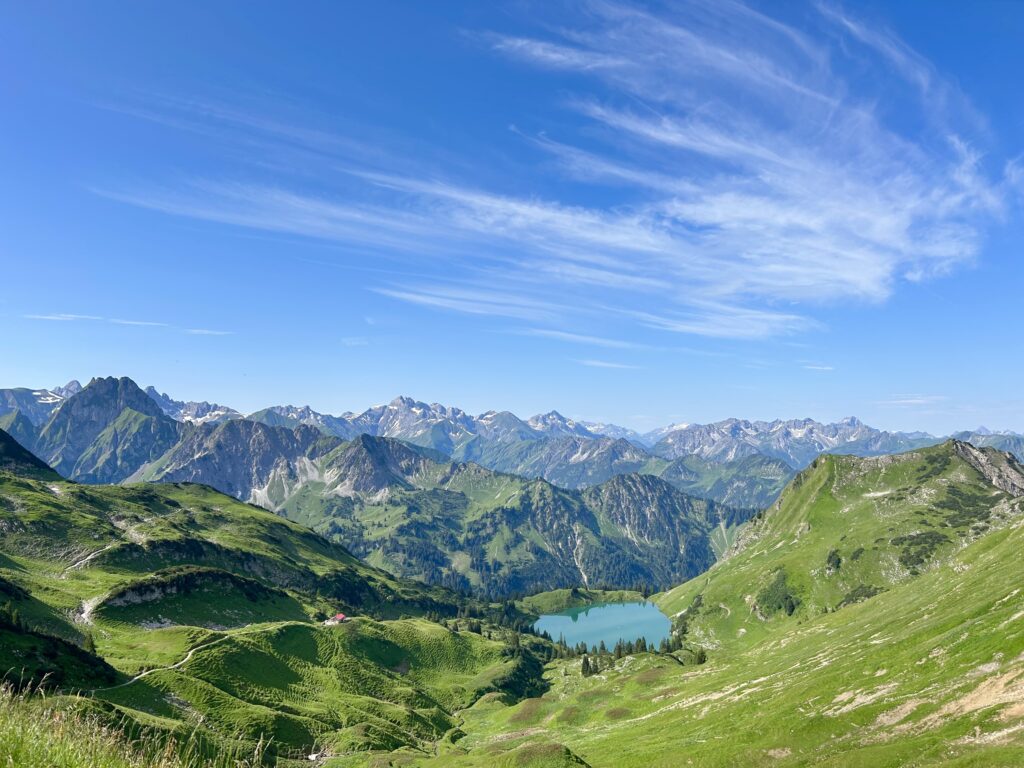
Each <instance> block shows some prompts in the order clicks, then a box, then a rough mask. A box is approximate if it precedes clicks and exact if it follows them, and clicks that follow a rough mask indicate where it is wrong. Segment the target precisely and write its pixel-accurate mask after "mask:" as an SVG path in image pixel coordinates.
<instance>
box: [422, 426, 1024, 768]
mask: <svg viewBox="0 0 1024 768" xmlns="http://www.w3.org/2000/svg"><path fill="white" fill-rule="evenodd" d="M1022 480H1024V476H1022V475H1021V474H1020V468H1019V466H1018V465H1015V464H1014V463H1013V462H1012V461H1010V460H1008V459H1007V458H1006V457H1005V456H1002V455H1000V454H996V453H995V452H977V451H975V450H973V449H970V448H969V447H965V446H963V445H962V444H955V443H947V444H944V445H942V446H937V447H935V448H929V449H925V450H920V451H915V452H913V453H910V454H905V455H902V456H896V457H884V458H878V459H855V458H848V457H823V458H822V459H819V460H818V461H817V462H816V464H815V466H813V467H811V468H809V469H808V470H806V471H805V472H804V473H802V474H801V475H800V476H799V477H798V478H797V479H796V480H795V481H794V482H793V484H792V485H791V486H790V487H789V489H788V490H787V492H786V493H785V494H784V495H783V497H782V499H781V500H780V503H779V504H778V505H777V506H776V507H773V508H772V509H771V510H769V511H767V512H766V513H765V514H764V515H763V517H762V518H761V519H760V520H759V521H758V522H757V523H756V524H753V525H751V526H750V528H749V530H747V531H745V532H744V535H743V537H742V539H741V542H740V544H739V547H738V551H736V552H735V553H734V554H733V555H732V556H731V557H730V558H729V559H727V560H725V561H722V562H720V563H718V564H717V565H716V566H715V567H714V568H712V569H711V570H710V571H709V572H708V573H707V574H705V575H703V576H700V577H698V578H696V579H694V580H692V581H691V582H689V583H687V584H684V585H682V586H680V587H679V588H677V589H675V590H672V591H670V592H668V593H665V594H663V595H661V596H659V597H658V598H657V600H658V601H659V602H660V604H661V605H662V606H663V607H664V608H666V609H667V610H668V611H669V612H670V613H671V614H673V615H674V616H675V617H676V620H677V623H676V626H677V627H678V628H679V629H680V630H684V628H685V633H686V639H687V642H689V643H698V644H702V645H703V646H704V647H706V648H707V649H708V650H707V654H708V662H707V663H706V664H703V665H700V666H689V665H680V663H679V662H678V661H677V660H676V659H674V658H672V657H670V656H667V655H656V654H649V655H641V656H632V657H626V658H623V659H621V660H618V661H614V662H613V664H612V667H611V668H609V669H606V670H603V671H602V672H601V673H600V674H598V675H594V676H591V677H582V676H581V675H580V671H579V663H578V662H554V663H553V664H551V665H549V667H548V672H547V677H548V680H549V682H550V684H551V690H550V691H549V692H548V693H546V694H544V695H543V696H541V697H539V698H534V699H528V700H526V701H524V702H521V703H519V704H516V705H514V706H507V705H505V704H502V703H500V702H497V701H491V700H487V699H484V700H481V701H480V702H478V703H477V704H476V705H474V706H473V707H472V708H470V709H469V710H468V711H467V712H465V713H464V714H463V717H464V725H463V728H464V730H465V731H466V733H467V737H466V738H465V739H463V740H461V741H460V742H458V744H457V745H454V746H452V747H451V748H450V749H449V751H448V752H446V753H445V754H443V755H442V759H440V760H438V761H437V762H438V763H440V764H444V765H466V766H476V765H481V766H482V765H494V764H502V761H507V762H508V764H516V761H517V760H518V759H519V756H520V755H522V754H526V753H527V751H531V753H532V754H540V753H545V754H549V755H552V756H557V755H563V756H564V754H565V753H564V752H563V751H562V750H564V749H565V748H568V749H569V750H570V751H571V753H572V754H574V755H575V756H578V757H579V758H581V759H583V760H585V761H587V762H588V763H589V764H591V765H593V766H632V765H635V766H676V765H689V764H692V765H700V766H735V765H753V766H757V765H764V766H768V765H771V766H790V765H792V766H796V765H820V766H894V767H895V766H906V765H914V766H931V765H959V766H968V765H969V766H982V765H984V766H1012V765H1020V764H1022V762H1024V707H1022V706H1021V702H1022V701H1024V598H1022V597H1021V595H1022V593H1021V587H1020V584H1021V579H1022V577H1024V566H1022V564H1021V560H1020V555H1019V553H1020V551H1021V548H1022V547H1024V515H1022V512H1024V499H1022V498H1021V494H1022V493H1024V484H1022V482H1021V481H1022ZM933 532H934V533H938V534H940V535H941V536H942V537H943V539H942V540H939V539H937V538H935V537H933V536H924V537H923V538H922V537H921V534H928V533H933ZM833 551H836V552H837V554H836V556H835V557H833V556H831V553H832V552H833ZM855 553H856V554H855ZM837 558H838V560H837ZM780 574H784V575H785V580H784V581H783V580H781V579H780V578H779V575H780ZM862 585H863V587H864V588H862ZM870 591H877V594H875V595H874V596H869V592H870ZM851 593H853V594H851ZM698 596H700V597H699V598H698ZM787 597H789V598H792V602H788V601H787ZM790 608H791V610H790ZM553 759H554V758H553ZM563 759H568V758H563ZM433 762H434V761H433V760H419V761H415V762H414V764H417V765H427V764H433Z"/></svg>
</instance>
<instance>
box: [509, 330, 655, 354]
mask: <svg viewBox="0 0 1024 768" xmlns="http://www.w3.org/2000/svg"><path fill="white" fill-rule="evenodd" d="M517 333H520V334H522V335H523V336H539V337H541V338H545V339H555V340H556V341H567V342H570V343H573V344H588V345H591V346H596V347H608V348H610V349H637V348H639V347H640V345H639V344H635V343H633V342H630V341H622V340H620V339H606V338H604V337H602V336H590V335H587V334H583V333H570V332H568V331H559V330H556V329H553V328H527V329H524V330H521V331H517Z"/></svg>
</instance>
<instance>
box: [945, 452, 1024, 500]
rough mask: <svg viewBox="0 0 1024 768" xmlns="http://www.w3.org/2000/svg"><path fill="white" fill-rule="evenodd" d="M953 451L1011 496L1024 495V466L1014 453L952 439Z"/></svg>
mask: <svg viewBox="0 0 1024 768" xmlns="http://www.w3.org/2000/svg"><path fill="white" fill-rule="evenodd" d="M950 442H951V443H952V445H953V451H954V452H955V453H956V455H957V456H959V457H960V458H962V459H963V460H964V461H966V462H967V463H968V464H970V465H971V466H972V467H974V468H975V469H976V470H978V472H980V473H981V475H982V476H983V477H984V478H985V479H986V480H988V481H989V482H990V483H992V485H994V486H995V487H996V488H998V489H999V490H1001V491H1006V493H1009V494H1010V495H1011V496H1024V466H1021V464H1020V463H1019V462H1018V461H1017V460H1016V458H1014V457H1013V455H1012V454H1009V453H1003V452H1001V451H997V450H995V449H994V448H977V447H975V446H973V445H971V444H970V443H965V442H961V441H960V440H951V441H950Z"/></svg>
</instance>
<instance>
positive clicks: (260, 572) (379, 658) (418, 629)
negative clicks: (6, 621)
mask: <svg viewBox="0 0 1024 768" xmlns="http://www.w3.org/2000/svg"><path fill="white" fill-rule="evenodd" d="M0 528H2V530H3V531H4V535H3V536H2V537H0V578H2V581H0V586H2V587H3V593H4V594H3V596H4V599H5V600H7V599H9V600H10V601H11V603H12V606H13V607H14V608H16V609H17V611H18V613H19V614H20V616H21V619H22V621H23V622H24V623H25V624H27V625H28V626H30V627H32V628H33V629H34V630H37V631H38V632H45V633H49V634H51V635H54V636H59V637H62V638H65V639H66V640H67V641H69V642H70V643H73V644H76V645H81V644H85V643H86V639H87V638H91V640H92V641H93V642H94V643H95V647H96V650H97V652H98V653H99V654H100V655H101V656H102V657H103V658H104V659H106V661H108V662H109V663H110V664H112V665H113V666H114V667H115V668H116V670H117V673H116V674H115V675H114V679H107V678H106V677H96V678H95V679H93V678H89V679H85V678H83V677H82V676H81V675H78V676H77V677H75V676H73V675H71V674H68V675H66V677H67V682H68V684H69V687H70V688H72V689H78V690H81V689H82V688H86V689H88V688H90V687H91V686H99V689H97V690H95V692H94V693H92V694H91V698H92V700H93V701H95V702H101V703H102V705H103V708H105V710H106V711H112V712H113V713H115V714H118V716H124V717H127V718H129V721H130V722H132V723H137V724H139V725H142V726H146V727H151V728H156V729H158V730H160V731H163V732H165V733H170V734H177V735H179V736H181V735H185V734H189V733H193V732H198V733H200V734H201V735H202V738H203V739H206V740H210V741H212V742H216V743H220V744H227V743H235V744H238V745H242V746H244V747H245V748H246V749H250V750H251V749H254V748H255V747H256V745H257V743H258V742H259V741H260V739H261V738H262V739H267V738H270V739H272V751H280V752H281V753H283V754H290V753H291V752H292V751H294V750H298V751H312V750H313V749H314V748H317V749H322V748H324V747H328V748H330V749H331V750H332V751H335V752H343V751H345V750H350V749H366V748H368V747H374V748H378V749H394V748H399V747H408V748H412V749H430V748H431V744H432V742H433V741H435V740H437V739H440V738H442V737H443V736H444V735H445V733H447V732H449V731H451V730H452V729H454V728H455V726H456V725H457V723H456V721H455V720H454V719H453V716H452V712H453V711H455V710H456V709H459V708H462V707H465V706H468V705H469V704H470V703H472V701H473V700H474V698H475V697H477V696H479V695H481V694H482V693H483V692H485V691H489V690H506V691H510V692H511V691H513V690H521V689H525V688H528V687H529V680H528V678H529V675H530V672H529V670H526V669H524V668H523V664H524V662H523V659H522V657H521V656H519V655H514V654H511V653H510V652H509V651H508V648H507V645H506V641H507V639H508V638H507V635H506V633H504V632H502V631H500V630H495V629H492V630H490V631H489V632H488V634H493V636H494V637H493V639H490V638H488V637H484V636H482V635H481V634H476V633H469V632H454V631H450V630H448V629H445V628H444V627H442V626H440V625H438V624H435V623H432V622H427V621H423V620H417V619H406V620H402V621H387V622H380V621H375V620H372V619H370V618H368V617H367V616H366V614H371V615H378V616H381V617H385V618H387V617H397V616H398V615H399V614H413V615H416V614H422V613H423V612H425V611H431V612H440V613H447V614H449V615H453V614H454V612H455V611H456V610H457V609H458V608H460V607H464V606H466V605H468V603H467V602H466V601H462V600H460V599H456V598H455V597H453V596H452V595H451V594H450V593H447V592H445V591H444V590H440V589H436V588H429V587H425V586H423V585H419V584H416V583H413V582H408V581H402V580H399V579H395V578H394V577H392V576H390V575H388V574H386V573H384V572H382V571H377V570H375V569H372V568H370V567H367V566H366V565H364V564H362V563H360V562H359V561H358V560H356V559H355V558H354V557H352V555H350V554H349V553H348V552H347V551H346V550H344V549H343V548H341V547H339V546H337V545H334V544H331V543H329V542H327V541H325V540H324V539H322V538H320V537H319V536H316V535H315V534H313V533H312V532H310V531H308V530H307V529H305V528H302V527H301V526H299V525H297V524H295V523H292V522H289V521H287V520H284V519H282V518H281V517H279V516H277V515H274V514H271V513H269V512H266V511H265V510H261V509H259V508H256V507H252V506H250V505H247V504H242V503H239V502H237V501H235V500H233V499H231V498H229V497H227V496H223V495H222V494H219V493H216V492H214V491H212V490H211V489H209V488H206V487H203V486H198V485H158V486H147V485H138V486H127V487H118V486H79V485H76V484H73V483H65V482H60V481H56V480H54V479H53V478H52V476H50V477H48V478H47V480H45V481H36V480H32V479H28V478H24V477H19V476H16V475H13V474H10V473H7V472H0ZM154 572H155V573H154ZM477 607H478V608H480V607H481V606H477ZM338 608H342V609H343V610H345V611H346V612H349V613H356V614H362V615H363V616H362V617H358V618H356V619H355V620H354V621H352V622H350V623H348V624H343V625H340V626H336V627H324V626H322V625H321V624H320V623H319V622H315V621H313V620H312V618H311V617H312V615H313V614H314V612H316V611H318V610H319V611H325V612H332V611H333V610H336V609H338ZM484 608H485V607H484ZM162 625H169V626H162ZM204 626H205V627H207V628H204ZM151 627H162V628H151ZM226 627H231V628H232V629H225V628H226ZM7 634H9V633H5V634H4V636H3V637H0V645H2V648H3V651H4V654H5V656H4V658H5V659H6V658H7V656H11V661H12V663H9V664H8V668H10V669H11V670H12V677H13V678H15V679H17V678H19V677H20V675H21V674H22V673H21V671H20V669H16V667H17V666H18V665H19V664H20V665H21V666H22V667H25V668H26V669H27V671H28V672H29V673H31V672H32V671H34V669H35V668H34V667H32V665H31V664H28V663H27V662H26V661H25V660H26V659H29V657H31V658H33V659H34V658H35V657H36V656H39V657H43V656H45V653H44V652H45V649H42V650H34V651H32V653H27V652H26V650H25V649H24V648H23V647H22V645H24V643H22V644H21V645H19V644H18V643H15V642H14V641H13V640H12V641H10V642H8V638H7ZM22 634H24V633H22ZM19 637H20V636H19ZM29 641H32V638H31V637H29V638H28V639H26V640H25V642H29ZM18 642H19V643H21V640H20V639H19V641H18ZM32 642H35V641H32ZM30 650H31V649H30ZM71 650H75V649H73V648H72V649H71ZM58 651H60V648H58ZM61 652H62V653H64V652H63V651H61ZM50 656H52V657H53V658H48V659H47V661H48V662H49V663H55V664H57V666H58V667H60V663H61V660H62V659H64V660H65V661H66V663H65V666H67V667H68V669H67V670H63V671H64V672H65V673H69V672H73V671H74V668H75V667H76V666H79V664H78V661H79V660H77V659H76V658H74V657H70V656H68V655H67V653H65V655H64V656H60V655H59V654H57V655H54V654H52V653H51V654H50ZM100 671H102V670H100ZM118 674H119V675H120V678H119V679H117V675H118ZM80 678H81V679H80ZM87 698H88V697H87ZM75 700H76V701H79V702H80V701H82V700H81V699H75ZM111 708H112V709H111ZM200 722H201V723H202V725H201V727H199V728H198V731H196V728H197V724H198V723H200ZM0 757H2V755H0ZM0 762H2V760H0Z"/></svg>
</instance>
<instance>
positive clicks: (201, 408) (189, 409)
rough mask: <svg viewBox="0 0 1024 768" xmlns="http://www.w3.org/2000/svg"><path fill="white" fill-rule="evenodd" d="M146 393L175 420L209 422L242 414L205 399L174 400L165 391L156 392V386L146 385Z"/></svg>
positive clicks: (225, 419) (235, 417)
mask: <svg viewBox="0 0 1024 768" xmlns="http://www.w3.org/2000/svg"><path fill="white" fill-rule="evenodd" d="M146 394H147V395H149V396H150V398H152V399H153V401H154V402H155V403H156V404H157V405H159V406H160V409H161V410H162V411H163V412H164V414H165V415H167V416H170V417H171V418H172V419H174V420H175V421H186V422H190V423H193V424H209V423H217V422H221V421H227V420H228V419H240V418H242V414H240V413H239V412H238V411H236V410H235V409H234V408H229V407H227V406H226V405H219V404H217V403H209V402H207V401H205V400H203V401H195V400H189V401H183V400H175V399H173V398H172V397H171V396H170V395H168V394H167V393H165V392H164V393H162V392H158V391H157V389H156V387H152V386H150V387H146Z"/></svg>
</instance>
